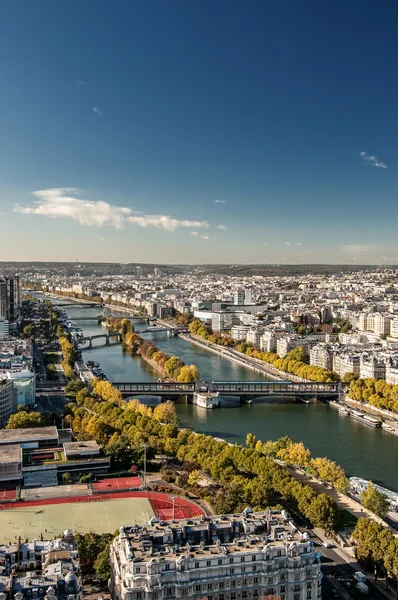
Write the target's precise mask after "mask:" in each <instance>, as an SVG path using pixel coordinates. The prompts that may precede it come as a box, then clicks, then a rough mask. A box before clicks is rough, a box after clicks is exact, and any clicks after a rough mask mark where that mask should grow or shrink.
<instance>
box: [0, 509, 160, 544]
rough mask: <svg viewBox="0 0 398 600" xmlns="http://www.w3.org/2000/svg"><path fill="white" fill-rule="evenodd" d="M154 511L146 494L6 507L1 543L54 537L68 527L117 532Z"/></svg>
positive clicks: (0, 519)
mask: <svg viewBox="0 0 398 600" xmlns="http://www.w3.org/2000/svg"><path fill="white" fill-rule="evenodd" d="M154 515H155V513H154V512H153V509H152V506H151V504H150V502H149V500H148V499H147V498H120V499H116V500H102V501H97V502H71V503H70V504H47V505H44V506H31V507H29V508H15V509H4V510H1V511H0V543H4V542H10V541H14V540H15V539H16V538H18V536H21V537H22V538H23V539H24V538H28V539H29V540H33V539H37V538H39V537H40V534H41V533H42V534H43V538H44V539H53V538H55V537H57V536H59V534H60V533H62V532H64V531H65V529H72V531H73V532H74V533H85V532H87V531H94V532H96V533H107V532H109V533H114V531H116V529H119V527H122V526H124V525H134V523H147V522H148V521H149V519H151V518H152V517H153V516H154Z"/></svg>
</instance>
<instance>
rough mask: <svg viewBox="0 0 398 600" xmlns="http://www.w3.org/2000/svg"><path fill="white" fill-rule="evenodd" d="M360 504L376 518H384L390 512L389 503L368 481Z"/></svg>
mask: <svg viewBox="0 0 398 600" xmlns="http://www.w3.org/2000/svg"><path fill="white" fill-rule="evenodd" d="M360 500H361V504H362V505H363V506H364V507H365V508H367V509H368V510H371V511H372V512H374V514H375V515H377V516H378V517H381V518H384V517H385V516H386V514H387V513H388V511H389V510H390V503H389V501H388V498H387V496H386V495H385V494H383V493H382V492H380V490H378V489H377V488H376V487H375V486H374V485H373V483H372V482H371V481H370V482H369V483H368V487H367V488H366V490H364V491H363V492H362V494H361V496H360Z"/></svg>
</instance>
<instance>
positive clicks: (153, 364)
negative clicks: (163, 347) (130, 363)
mask: <svg viewBox="0 0 398 600" xmlns="http://www.w3.org/2000/svg"><path fill="white" fill-rule="evenodd" d="M140 350H141V349H140ZM140 350H138V352H137V354H138V356H139V357H140V358H142V360H144V361H145V362H146V363H147V364H148V365H150V366H151V367H152V369H153V370H154V371H155V372H156V373H158V374H159V375H161V376H162V377H163V375H164V373H163V369H162V367H161V366H160V365H158V363H157V362H156V361H154V360H152V358H149V356H146V355H145V353H142V352H141V351H140Z"/></svg>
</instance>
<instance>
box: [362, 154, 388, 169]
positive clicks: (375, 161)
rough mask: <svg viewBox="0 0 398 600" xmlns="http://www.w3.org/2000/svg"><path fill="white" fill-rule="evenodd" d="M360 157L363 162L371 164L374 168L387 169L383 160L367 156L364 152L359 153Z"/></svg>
mask: <svg viewBox="0 0 398 600" xmlns="http://www.w3.org/2000/svg"><path fill="white" fill-rule="evenodd" d="M359 156H360V157H361V158H362V160H364V161H366V162H367V163H369V164H370V165H371V166H372V167H378V168H379V169H387V165H385V164H384V163H382V162H381V160H379V159H378V158H376V156H370V155H369V154H366V152H363V151H362V152H360V153H359Z"/></svg>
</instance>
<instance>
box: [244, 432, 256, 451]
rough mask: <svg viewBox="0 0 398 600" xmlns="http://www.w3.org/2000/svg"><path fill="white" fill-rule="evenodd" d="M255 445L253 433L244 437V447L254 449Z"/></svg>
mask: <svg viewBox="0 0 398 600" xmlns="http://www.w3.org/2000/svg"><path fill="white" fill-rule="evenodd" d="M256 444H257V436H255V435H254V434H253V433H248V434H247V436H246V446H249V448H255V447H256Z"/></svg>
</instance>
